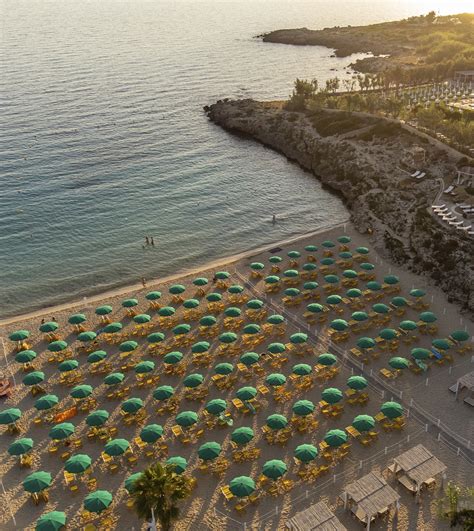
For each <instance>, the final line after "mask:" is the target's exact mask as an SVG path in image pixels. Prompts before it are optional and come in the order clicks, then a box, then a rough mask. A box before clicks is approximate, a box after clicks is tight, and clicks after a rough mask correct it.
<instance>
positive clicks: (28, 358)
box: [15, 350, 37, 363]
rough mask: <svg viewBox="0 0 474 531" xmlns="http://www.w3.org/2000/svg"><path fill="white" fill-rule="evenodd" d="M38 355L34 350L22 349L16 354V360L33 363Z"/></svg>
mask: <svg viewBox="0 0 474 531" xmlns="http://www.w3.org/2000/svg"><path fill="white" fill-rule="evenodd" d="M36 356H37V354H36V352H35V351H34V350H22V351H20V352H18V354H17V355H16V356H15V361H16V362H17V363H31V362H32V361H33V360H34V359H35V358H36Z"/></svg>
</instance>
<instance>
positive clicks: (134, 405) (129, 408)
mask: <svg viewBox="0 0 474 531" xmlns="http://www.w3.org/2000/svg"><path fill="white" fill-rule="evenodd" d="M143 405H144V404H143V400H142V399H141V398H137V397H134V398H129V399H127V400H125V401H124V402H122V405H121V406H120V409H121V410H122V411H125V413H136V412H137V411H138V410H139V409H141V408H142V407H143Z"/></svg>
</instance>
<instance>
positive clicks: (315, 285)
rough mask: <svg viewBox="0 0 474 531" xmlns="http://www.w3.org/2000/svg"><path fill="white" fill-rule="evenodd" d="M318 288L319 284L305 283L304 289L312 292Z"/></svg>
mask: <svg viewBox="0 0 474 531" xmlns="http://www.w3.org/2000/svg"><path fill="white" fill-rule="evenodd" d="M318 286H319V284H318V283H317V282H305V283H304V284H303V289H305V290H309V291H312V290H314V289H316V288H317V287H318Z"/></svg>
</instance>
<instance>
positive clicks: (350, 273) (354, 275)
mask: <svg viewBox="0 0 474 531" xmlns="http://www.w3.org/2000/svg"><path fill="white" fill-rule="evenodd" d="M342 276H343V277H344V278H357V277H358V276H359V275H358V274H357V272H356V271H354V270H353V269H346V270H345V271H343V273H342Z"/></svg>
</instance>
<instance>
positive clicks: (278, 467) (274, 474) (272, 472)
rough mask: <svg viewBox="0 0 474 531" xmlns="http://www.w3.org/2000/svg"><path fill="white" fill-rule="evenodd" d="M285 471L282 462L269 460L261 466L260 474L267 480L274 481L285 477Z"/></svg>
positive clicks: (284, 465) (285, 468)
mask: <svg viewBox="0 0 474 531" xmlns="http://www.w3.org/2000/svg"><path fill="white" fill-rule="evenodd" d="M287 470H288V468H287V466H286V464H285V463H284V461H280V460H279V459H271V460H270V461H267V462H266V463H265V464H264V465H263V468H262V473H263V475H264V476H266V477H267V478H270V479H274V480H275V479H278V478H281V476H283V475H285V474H286V472H287Z"/></svg>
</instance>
